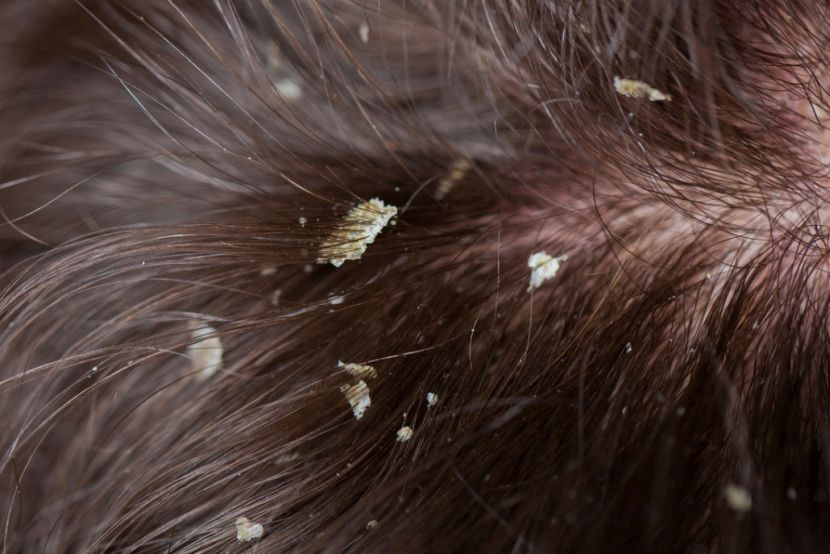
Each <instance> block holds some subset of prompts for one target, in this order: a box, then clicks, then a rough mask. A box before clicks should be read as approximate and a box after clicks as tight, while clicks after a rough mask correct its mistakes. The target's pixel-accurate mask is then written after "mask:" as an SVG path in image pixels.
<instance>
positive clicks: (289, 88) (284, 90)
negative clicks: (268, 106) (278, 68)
mask: <svg viewBox="0 0 830 554" xmlns="http://www.w3.org/2000/svg"><path fill="white" fill-rule="evenodd" d="M276 88H277V92H279V93H280V96H282V97H283V99H284V100H287V101H289V102H293V101H294V100H299V99H300V98H302V96H303V89H301V88H300V85H298V84H297V83H295V82H294V81H292V80H291V79H280V80H279V81H277V83H276Z"/></svg>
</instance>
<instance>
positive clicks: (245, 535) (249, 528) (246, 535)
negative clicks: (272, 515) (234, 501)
mask: <svg viewBox="0 0 830 554" xmlns="http://www.w3.org/2000/svg"><path fill="white" fill-rule="evenodd" d="M264 533H265V529H264V528H263V527H262V525H261V524H259V523H251V521H250V520H249V519H248V518H247V517H240V518H237V520H236V540H238V541H240V542H250V541H252V540H254V539H258V538H261V537H262V535H263V534H264Z"/></svg>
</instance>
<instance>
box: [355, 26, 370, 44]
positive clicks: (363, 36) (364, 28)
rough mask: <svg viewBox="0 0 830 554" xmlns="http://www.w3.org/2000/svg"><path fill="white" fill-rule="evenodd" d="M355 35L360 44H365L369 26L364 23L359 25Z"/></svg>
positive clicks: (367, 40)
mask: <svg viewBox="0 0 830 554" xmlns="http://www.w3.org/2000/svg"><path fill="white" fill-rule="evenodd" d="M357 35H358V36H359V37H360V42H362V43H363V44H367V43H368V42H369V24H368V23H366V22H365V21H364V22H363V23H361V24H360V27H359V28H358V29H357Z"/></svg>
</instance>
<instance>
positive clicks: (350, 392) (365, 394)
mask: <svg viewBox="0 0 830 554" xmlns="http://www.w3.org/2000/svg"><path fill="white" fill-rule="evenodd" d="M340 392H342V393H343V395H344V396H345V397H346V400H347V401H348V402H349V405H350V406H351V407H352V413H353V414H354V418H355V419H360V418H361V417H363V413H364V412H365V411H366V409H367V408H368V407H369V406H371V405H372V399H371V398H370V397H369V387H368V386H367V385H366V382H365V381H358V382H357V384H356V385H343V386H342V387H340Z"/></svg>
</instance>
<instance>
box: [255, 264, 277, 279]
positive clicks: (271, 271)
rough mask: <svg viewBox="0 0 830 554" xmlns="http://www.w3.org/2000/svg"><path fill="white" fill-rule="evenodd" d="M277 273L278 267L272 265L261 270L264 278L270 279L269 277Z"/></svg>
mask: <svg viewBox="0 0 830 554" xmlns="http://www.w3.org/2000/svg"><path fill="white" fill-rule="evenodd" d="M276 272H277V266H275V265H271V264H268V265H264V266H262V267H261V268H260V270H259V274H260V275H262V276H263V277H268V276H269V275H273V274H274V273H276Z"/></svg>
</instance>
